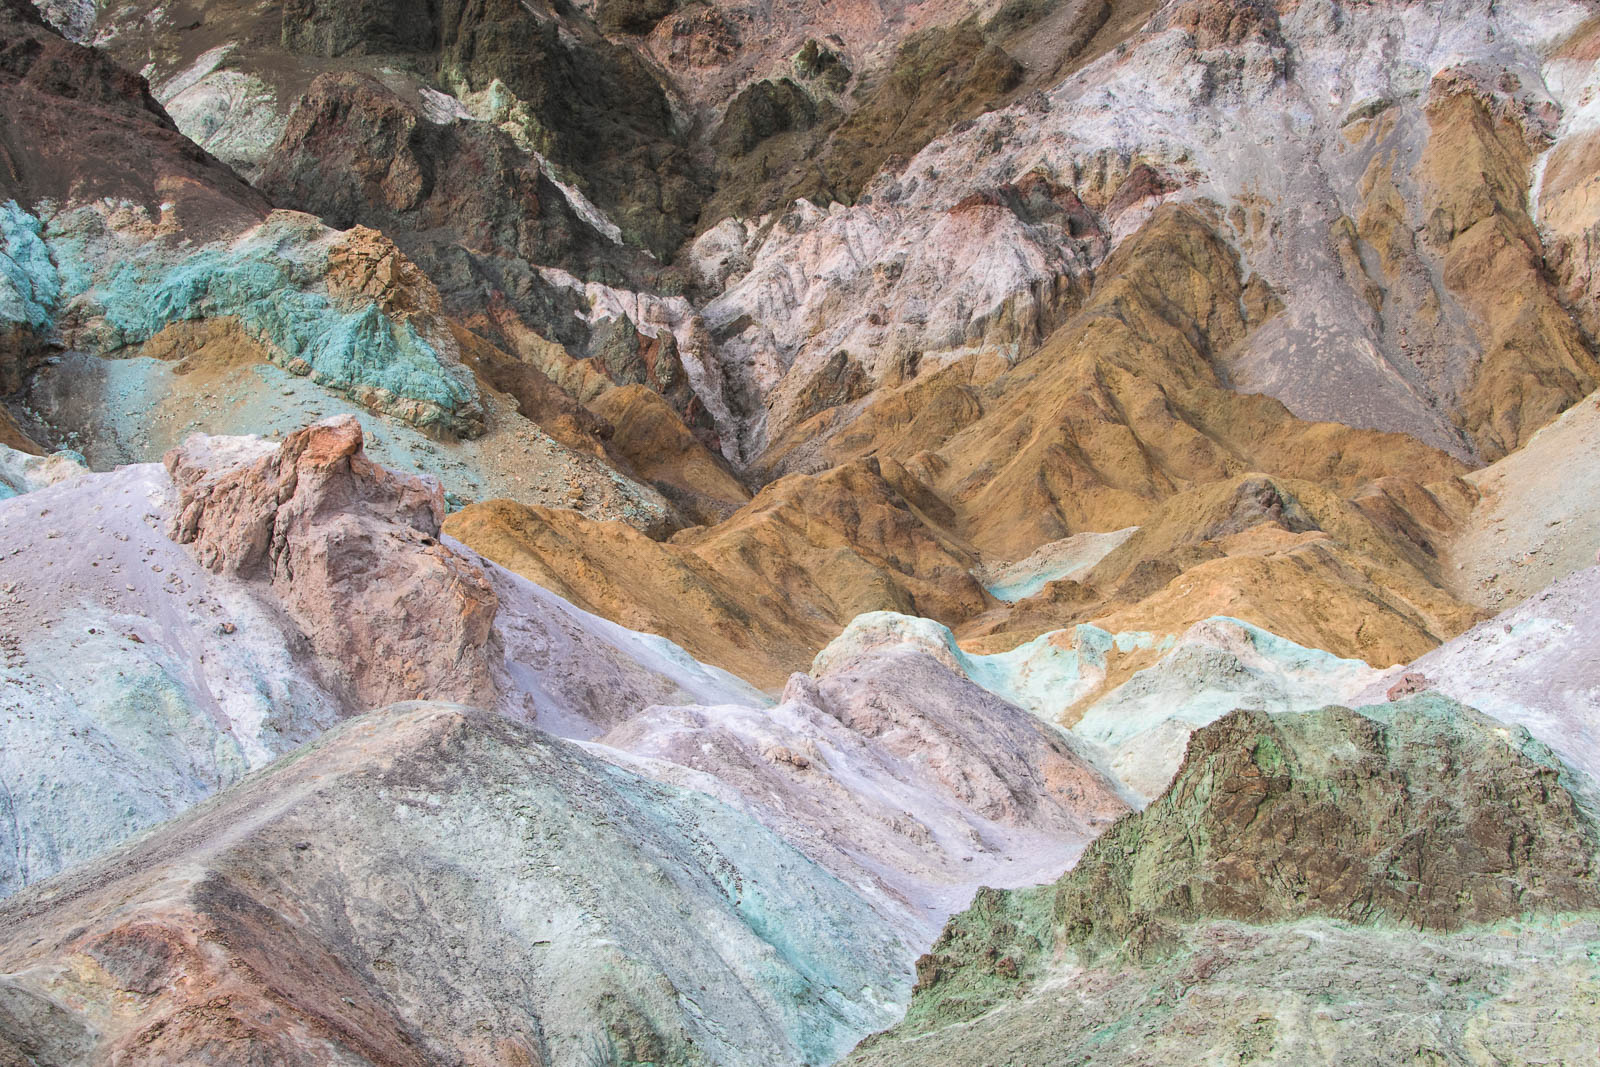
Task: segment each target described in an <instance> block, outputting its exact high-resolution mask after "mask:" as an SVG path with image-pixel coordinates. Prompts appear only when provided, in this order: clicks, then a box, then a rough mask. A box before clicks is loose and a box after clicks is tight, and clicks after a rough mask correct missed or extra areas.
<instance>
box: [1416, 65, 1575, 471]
mask: <svg viewBox="0 0 1600 1067" xmlns="http://www.w3.org/2000/svg"><path fill="white" fill-rule="evenodd" d="M1427 117H1428V126H1429V135H1428V146H1427V150H1426V152H1425V154H1424V157H1423V161H1422V166H1421V170H1420V174H1419V177H1420V179H1421V184H1422V187H1423V196H1424V208H1425V211H1426V213H1427V222H1426V230H1425V236H1426V238H1427V241H1428V243H1429V244H1430V245H1431V246H1432V247H1433V249H1434V250H1435V251H1436V252H1437V253H1438V254H1439V256H1440V257H1441V260H1442V268H1443V279H1444V283H1445V285H1446V286H1447V287H1448V288H1449V289H1450V291H1451V292H1452V293H1454V294H1455V296H1456V297H1457V298H1458V299H1459V300H1460V301H1461V302H1462V304H1463V305H1465V306H1466V308H1467V309H1468V310H1469V311H1470V312H1471V314H1472V315H1473V316H1474V318H1475V319H1476V322H1475V324H1474V325H1475V326H1476V328H1477V331H1478V333H1479V336H1480V337H1481V339H1482V343H1483V356H1482V358H1481V360H1480V361H1479V363H1478V366H1477V367H1476V369H1475V371H1474V373H1473V378H1472V381H1471V382H1470V384H1469V385H1468V386H1467V388H1466V390H1465V391H1464V396H1463V408H1464V410H1463V413H1462V415H1461V422H1462V425H1463V428H1464V429H1465V430H1466V431H1467V432H1468V433H1469V434H1470V435H1471V436H1472V437H1473V439H1474V441H1475V442H1476V443H1477V445H1478V448H1479V450H1480V451H1481V452H1482V453H1483V454H1484V455H1485V456H1486V457H1487V458H1489V459H1498V458H1499V457H1501V456H1503V455H1505V454H1506V453H1507V452H1510V451H1512V450H1513V449H1516V448H1519V447H1520V446H1522V445H1523V444H1526V443H1527V441H1528V438H1529V437H1531V436H1532V435H1533V433H1534V431H1536V430H1538V429H1539V428H1540V427H1541V426H1543V425H1545V424H1546V423H1547V422H1549V421H1550V420H1551V419H1553V418H1554V417H1555V416H1556V415H1557V414H1559V413H1560V412H1561V411H1563V410H1564V409H1566V408H1567V407H1568V406H1570V405H1571V404H1573V403H1575V402H1577V401H1578V400H1580V399H1582V398H1583V397H1584V396H1586V395H1587V394H1589V393H1590V392H1592V391H1593V390H1594V389H1595V387H1596V385H1600V362H1597V361H1596V358H1595V354H1594V351H1593V348H1592V346H1591V343H1590V342H1589V341H1588V339H1586V338H1585V337H1584V335H1583V332H1582V331H1581V330H1580V329H1579V327H1578V324H1577V322H1576V321H1575V320H1574V318H1573V315H1572V314H1571V312H1569V311H1568V310H1567V309H1566V308H1565V307H1563V306H1562V304H1561V302H1560V300H1559V299H1558V298H1557V293H1556V289H1555V286H1554V285H1553V284H1552V282H1551V276H1550V272H1549V271H1548V270H1547V268H1546V265H1545V254H1544V246H1543V244H1542V243H1541V240H1540V237H1539V232H1538V230H1537V228H1536V227H1535V226H1534V222H1533V220H1532V219H1531V218H1529V217H1528V211H1527V206H1526V205H1527V193H1528V173H1529V168H1530V166H1531V165H1532V162H1533V159H1534V157H1535V155H1536V154H1537V150H1538V148H1539V147H1540V145H1539V144H1538V141H1539V134H1538V133H1537V131H1536V130H1535V129H1532V128H1530V125H1529V123H1527V122H1526V121H1525V120H1524V119H1523V117H1522V116H1519V115H1517V114H1515V113H1514V112H1512V111H1511V110H1509V109H1508V108H1506V107H1505V106H1504V105H1500V106H1496V104H1495V102H1494V100H1493V98H1492V97H1491V96H1490V95H1489V94H1488V93H1486V92H1484V91H1483V90H1482V89H1481V88H1480V87H1479V86H1477V85H1476V84H1475V83H1474V81H1473V80H1472V78H1471V77H1470V76H1468V75H1467V74H1464V73H1462V72H1459V71H1446V72H1445V73H1443V74H1441V75H1439V77H1437V78H1436V79H1435V80H1434V84H1433V86H1432V89H1431V91H1430V94H1429V100H1428V107H1427Z"/></svg>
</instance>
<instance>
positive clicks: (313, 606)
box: [165, 415, 499, 709]
mask: <svg viewBox="0 0 1600 1067" xmlns="http://www.w3.org/2000/svg"><path fill="white" fill-rule="evenodd" d="M229 444H230V447H229V448H224V447H221V444H220V443H219V442H218V441H217V440H216V439H213V438H208V437H205V436H196V437H192V438H190V439H189V440H188V441H185V442H184V444H182V445H181V446H179V447H178V448H175V449H173V450H172V451H170V452H168V453H167V455H166V457H165V460H166V467H167V471H168V473H169V474H170V475H171V476H172V481H173V484H174V486H175V487H176V488H177V490H178V493H179V496H180V500H179V511H178V517H177V518H176V519H175V520H174V522H173V528H172V536H173V539H174V540H176V541H178V542H179V543H181V544H190V545H193V546H194V547H193V551H194V553H195V556H196V558H197V559H198V560H199V561H200V563H201V564H202V565H203V566H205V567H206V568H207V569H209V570H211V571H213V572H215V573H218V574H228V575H233V576H237V577H239V578H242V579H245V580H250V581H260V582H264V583H266V584H267V585H269V586H270V588H271V591H272V593H273V594H274V595H275V596H276V597H277V599H278V600H279V601H280V602H281V603H282V605H283V607H284V609H285V610H286V612H287V614H288V615H289V617H290V618H292V619H293V620H294V622H295V624H296V625H297V626H298V627H299V628H300V630H301V632H302V633H303V634H304V635H305V637H306V640H307V642H308V645H309V648H310V650H311V653H312V654H313V655H314V656H315V657H316V659H317V661H318V664H319V667H320V670H321V673H322V674H323V675H324V677H325V680H326V681H327V682H328V683H329V684H330V685H331V686H333V687H334V688H335V689H339V690H342V691H343V692H344V694H345V695H346V696H347V697H348V698H349V699H350V700H351V702H352V703H353V704H354V705H356V706H357V707H359V708H361V709H365V708H369V707H376V706H379V705H383V704H388V703H392V702H394V701H399V700H414V699H433V700H448V701H455V702H458V703H464V704H475V705H478V706H482V707H493V706H494V703H495V696H496V687H495V682H494V676H493V670H492V665H493V664H494V663H495V662H496V659H497V655H496V649H495V647H494V646H495V645H497V643H498V637H497V636H496V635H495V631H494V618H495V612H496V611H497V610H498V607H499V600H498V598H497V596H496V595H495V592H494V590H493V588H491V586H490V584H489V581H488V579H487V577H486V576H485V575H484V573H483V570H482V568H481V567H479V566H478V565H477V564H476V563H473V562H471V561H469V560H467V559H465V558H463V557H462V556H460V555H458V554H456V553H455V552H452V551H451V550H450V549H449V548H448V547H446V546H445V545H444V544H442V543H441V542H440V540H439V528H440V524H441V523H442V522H443V519H444V496H443V492H442V490H441V489H440V487H439V485H438V483H437V482H435V481H433V480H432V479H430V478H424V477H417V476H408V475H401V474H396V473H394V472H392V471H388V470H385V469H384V468H382V467H380V466H378V465H377V464H376V463H374V462H372V460H370V459H368V458H367V456H366V453H365V452H364V451H363V438H362V432H361V424H360V423H359V422H358V421H357V420H356V419H355V418H354V417H353V416H348V415H347V416H342V417H339V418H335V419H329V420H327V421H324V422H320V423H317V424H315V425H313V426H309V427H307V428H305V429H303V430H298V431H296V432H295V433H292V434H290V435H289V436H288V437H287V438H285V439H284V442H283V444H282V445H281V446H279V447H278V448H277V449H275V450H271V451H258V452H256V453H255V454H254V455H246V456H243V457H241V456H240V454H239V453H238V451H237V450H236V449H235V448H232V447H231V443H229Z"/></svg>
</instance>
